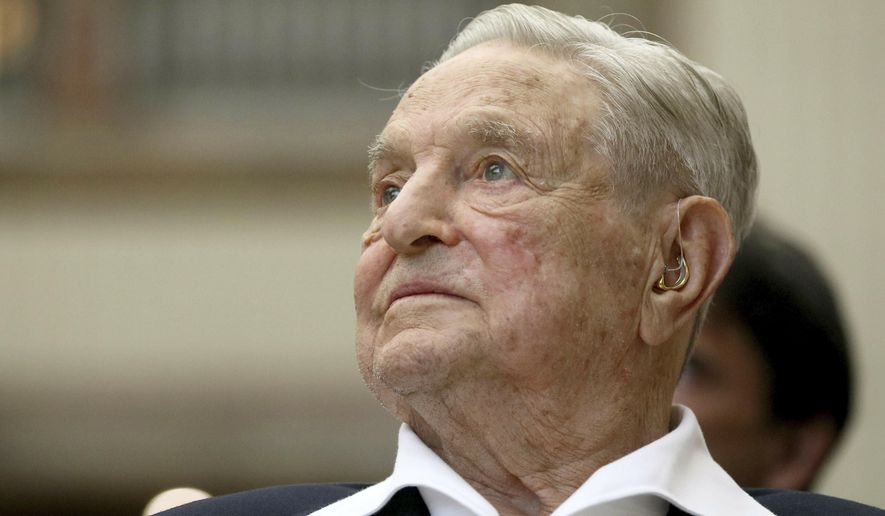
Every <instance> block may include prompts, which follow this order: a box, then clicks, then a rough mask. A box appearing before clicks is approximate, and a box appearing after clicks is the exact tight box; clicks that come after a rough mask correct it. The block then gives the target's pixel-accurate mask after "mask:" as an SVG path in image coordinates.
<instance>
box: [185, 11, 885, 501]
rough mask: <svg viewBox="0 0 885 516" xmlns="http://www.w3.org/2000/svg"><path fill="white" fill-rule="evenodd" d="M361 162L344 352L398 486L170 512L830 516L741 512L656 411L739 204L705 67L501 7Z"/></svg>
mask: <svg viewBox="0 0 885 516" xmlns="http://www.w3.org/2000/svg"><path fill="white" fill-rule="evenodd" d="M370 154H371V165H370V168H371V175H372V192H373V199H374V220H373V221H372V223H371V226H370V227H369V229H368V231H367V232H366V234H365V236H364V239H363V253H362V256H361V258H360V260H359V263H358V265H357V270H356V278H355V287H354V290H355V299H356V311H357V339H356V340H357V353H358V357H359V363H360V368H361V371H362V374H363V376H364V378H365V380H366V383H367V384H368V386H369V388H370V389H371V390H372V392H373V393H374V394H375V395H376V396H377V397H378V399H379V400H380V401H381V402H382V403H383V404H384V406H385V407H386V408H387V410H389V411H390V412H391V413H393V414H394V415H395V416H396V417H398V418H399V419H401V420H402V421H403V423H404V424H403V427H402V430H401V431H400V436H399V451H398V455H397V460H396V466H395V468H394V471H393V474H392V475H391V476H390V477H389V478H387V479H386V480H384V481H383V482H380V483H378V484H376V485H373V486H369V487H366V486H359V485H333V486H290V487H279V488H271V489H265V490H259V491H256V492H250V493H243V494H238V495H230V496H228V497H221V498H218V499H214V500H209V501H205V502H197V503H196V504H191V505H189V506H185V509H183V510H182V512H181V513H179V514H307V513H310V512H311V511H313V510H317V509H320V510H319V512H317V513H316V514H318V515H356V514H433V515H441V514H445V515H449V514H452V515H455V514H457V515H462V514H463V515H467V514H480V515H493V514H505V515H510V514H527V515H536V514H556V515H567V514H600V515H603V514H631V515H634V514H638V515H644V514H648V515H664V514H684V513H691V514H708V515H717V516H719V515H730V514H732V515H741V516H746V515H753V514H771V512H769V510H768V509H766V508H765V507H763V506H768V507H771V508H772V510H775V511H778V512H780V511H784V512H783V513H785V514H794V513H795V514H800V513H801V514H815V510H817V511H818V513H820V514H829V513H830V512H829V511H831V510H833V509H832V507H838V509H839V510H841V511H842V512H841V513H840V514H844V513H845V509H846V506H843V505H841V504H842V502H838V501H833V500H830V499H825V498H823V497H813V498H811V499H809V498H806V496H808V497H812V496H813V495H793V494H784V493H763V494H759V493H757V494H756V495H757V496H758V499H754V497H753V496H751V495H750V494H748V493H746V492H745V491H743V490H741V489H740V488H739V487H738V486H737V484H735V483H734V481H733V480H731V478H730V477H729V476H728V475H727V474H726V473H725V472H724V471H723V470H722V469H721V468H720V467H719V466H718V465H717V464H716V463H715V462H713V460H712V459H711V458H710V456H709V454H708V453H707V451H706V448H705V446H704V441H703V437H702V436H701V433H700V430H699V428H698V425H697V422H696V420H695V418H694V416H693V415H692V414H691V412H689V411H688V410H685V409H683V408H679V407H676V408H671V399H672V396H673V391H674V388H675V386H676V383H677V381H678V379H679V376H680V371H681V369H682V364H683V363H684V362H685V360H686V355H687V353H688V350H689V347H690V342H691V340H692V338H693V336H694V334H695V333H696V329H697V327H698V324H699V321H700V319H701V312H703V308H704V306H705V303H706V301H707V300H708V299H709V298H710V296H711V295H712V293H713V291H714V290H715V289H716V287H717V285H718V284H719V283H720V281H721V280H722V278H723V277H724V276H725V274H726V271H727V270H728V267H729V264H730V262H731V259H732V256H733V254H734V250H735V239H734V238H733V236H732V235H733V234H737V235H742V234H743V233H744V232H745V231H746V229H747V227H748V226H749V223H750V220H751V218H752V217H751V215H752V212H753V192H754V187H755V184H756V163H755V158H754V154H753V149H752V146H751V144H750V137H749V133H748V130H747V124H746V120H745V116H744V112H743V110H742V108H741V104H740V101H739V100H738V98H737V96H736V95H735V94H734V93H733V91H732V90H731V89H730V88H729V87H728V86H726V85H725V83H724V82H723V81H722V79H721V78H720V77H719V76H717V75H716V74H714V73H712V72H710V71H709V70H707V69H705V68H703V67H700V66H698V65H696V64H695V63H693V62H691V61H689V60H688V59H686V58H685V57H683V56H682V55H680V54H679V53H677V52H675V51H674V50H672V49H670V48H669V47H666V46H664V45H661V44H657V43H653V42H649V41H646V40H644V39H628V38H624V37H622V36H620V35H618V34H616V33H615V32H613V31H612V30H610V29H609V28H608V27H606V26H604V25H602V24H599V23H594V22H590V21H586V20H584V19H582V18H573V17H567V16H564V15H561V14H558V13H555V12H552V11H548V10H545V9H542V8H531V7H525V6H520V5H511V6H503V7H499V8H497V9H495V10H492V11H489V12H486V13H484V14H482V15H480V16H479V17H478V18H476V19H475V20H473V21H472V22H471V23H470V24H469V25H468V26H467V27H465V29H464V30H463V31H462V32H461V33H460V34H459V35H458V37H457V38H455V40H454V41H453V42H452V43H451V45H450V46H449V48H448V49H447V50H446V51H445V53H444V54H443V55H442V57H441V58H440V60H439V62H438V63H436V64H435V66H433V67H432V68H431V69H430V70H429V71H427V72H426V73H424V74H423V76H422V77H421V78H419V79H418V80H417V81H416V82H415V84H413V85H412V87H410V88H409V89H408V91H406V92H405V94H404V95H403V98H402V100H401V102H400V103H399V105H398V107H397V108H396V110H395V111H394V112H393V114H392V116H391V118H390V120H389V122H388V124H387V126H386V127H385V128H384V130H383V131H382V132H381V134H380V135H379V136H378V138H377V141H376V142H375V144H374V145H373V146H372V147H371V152H370ZM757 500H758V501H757ZM797 504H798V505H797ZM794 505H797V506H798V507H799V508H797V509H796V510H795V511H794V512H790V507H792V506H794ZM321 508H322V509H321ZM849 509H853V510H856V511H858V513H863V511H866V510H869V511H875V510H874V509H865V508H863V507H861V506H851V507H849ZM796 511H798V512H796ZM820 511H824V512H820ZM871 513H873V512H871Z"/></svg>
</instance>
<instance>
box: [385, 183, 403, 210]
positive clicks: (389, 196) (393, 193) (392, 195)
mask: <svg viewBox="0 0 885 516" xmlns="http://www.w3.org/2000/svg"><path fill="white" fill-rule="evenodd" d="M399 192H400V187H398V186H388V187H387V188H385V189H384V191H383V192H381V206H387V205H388V204H390V203H392V202H393V201H395V200H396V198H397V197H399Z"/></svg>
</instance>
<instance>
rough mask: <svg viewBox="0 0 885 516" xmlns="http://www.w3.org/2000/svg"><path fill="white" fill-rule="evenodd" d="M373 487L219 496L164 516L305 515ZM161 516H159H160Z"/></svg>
mask: <svg viewBox="0 0 885 516" xmlns="http://www.w3.org/2000/svg"><path fill="white" fill-rule="evenodd" d="M368 485H369V484H298V485H289V486H274V487H265V488H261V489H254V490H252V491H243V492H240V493H233V494H229V495H223V496H215V497H212V498H207V499H205V500H199V501H196V502H192V503H189V504H185V505H182V506H181V507H176V508H174V509H169V510H168V511H164V512H161V513H159V515H162V516H209V515H225V516H254V515H255V514H261V515H265V516H301V515H305V514H310V513H312V512H314V511H316V510H318V509H321V508H323V507H325V506H327V505H330V504H332V503H335V502H337V501H338V500H341V499H342V498H347V497H348V496H350V495H352V494H354V493H356V492H359V491H361V490H362V489H365V488H366V487H368ZM159 515H158V516H159Z"/></svg>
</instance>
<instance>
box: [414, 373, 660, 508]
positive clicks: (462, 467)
mask: <svg viewBox="0 0 885 516" xmlns="http://www.w3.org/2000/svg"><path fill="white" fill-rule="evenodd" d="M460 390H461V391H463V392H460V393H459V392H454V391H452V390H449V391H448V392H446V393H445V394H444V395H443V396H439V395H438V393H437V395H435V396H431V395H426V394H417V393H416V394H413V395H410V396H409V398H408V400H407V401H408V405H409V407H410V411H409V415H408V417H407V418H405V421H406V422H407V423H409V425H410V426H411V427H412V429H413V430H414V431H415V432H416V434H417V435H418V436H419V437H421V439H422V440H423V441H424V442H425V443H426V444H427V445H428V446H429V447H431V448H432V449H433V450H434V451H435V452H436V453H437V454H438V455H439V456H440V457H441V458H442V459H443V460H444V461H445V462H446V463H448V464H449V466H451V467H452V469H454V470H455V471H456V472H458V474H460V475H461V476H462V477H463V478H464V479H465V480H467V481H468V482H469V483H470V484H471V485H472V486H473V487H474V489H476V490H477V491H478V492H479V493H480V494H482V495H483V496H484V497H485V498H486V499H487V500H488V501H489V502H490V503H491V504H492V505H493V506H494V507H495V508H496V509H497V510H498V512H499V513H500V514H502V515H511V514H514V515H516V514H526V515H528V514H531V515H536V514H549V513H551V512H553V510H555V509H556V508H557V507H558V506H559V505H561V504H562V503H563V502H564V501H565V499H566V498H568V497H569V496H570V495H571V494H572V493H573V492H574V491H575V490H577V489H578V487H580V486H581V484H583V483H584V482H585V481H586V480H587V479H588V478H589V477H590V476H591V475H592V474H593V473H594V472H595V471H596V470H598V469H599V468H600V467H602V466H604V465H606V464H608V463H610V462H612V461H614V460H617V459H618V458H620V457H623V456H624V455H626V454H628V453H630V452H632V451H633V450H636V449H638V448H641V447H642V446H645V445H646V444H648V443H650V442H652V441H654V440H655V439H657V438H659V437H661V436H662V435H664V434H665V433H666V432H667V431H668V427H669V407H670V401H669V400H670V398H668V397H661V396H658V397H656V399H647V397H641V396H638V395H636V394H637V393H634V392H630V390H629V386H625V385H619V386H616V388H614V389H609V392H606V393H600V392H598V391H597V392H595V393H594V396H591V397H589V398H588V397H585V396H569V395H565V396H557V395H556V394H562V393H551V392H549V391H543V392H537V391H531V392H523V391H514V390H511V391H510V392H507V391H506V390H504V389H502V388H501V386H500V385H498V386H495V387H494V388H485V389H483V388H479V386H476V385H471V386H470V388H469V389H468V388H463V389H460ZM662 390H663V391H665V392H666V390H667V389H666V387H664V386H662ZM643 392H649V386H648V385H645V386H644V389H643ZM483 394H485V395H483ZM657 398H665V399H657ZM551 399H552V400H560V401H558V402H551V401H550V400H551ZM587 400H593V401H595V403H593V402H587ZM600 400H602V402H600Z"/></svg>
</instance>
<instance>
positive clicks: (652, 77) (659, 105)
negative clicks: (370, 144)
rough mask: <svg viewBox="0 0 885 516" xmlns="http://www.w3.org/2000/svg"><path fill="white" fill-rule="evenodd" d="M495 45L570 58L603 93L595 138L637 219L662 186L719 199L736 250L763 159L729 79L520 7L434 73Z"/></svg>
mask: <svg viewBox="0 0 885 516" xmlns="http://www.w3.org/2000/svg"><path fill="white" fill-rule="evenodd" d="M495 40H499V41H500V40H503V41H507V42H509V43H511V44H513V45H516V46H519V47H524V48H532V49H537V50H539V51H542V52H545V53H547V54H550V55H552V56H554V57H557V58H562V59H565V60H567V61H569V62H571V63H573V64H575V65H576V66H577V69H578V70H579V72H582V73H584V74H585V75H586V77H587V78H589V79H590V80H591V81H593V82H594V83H595V84H596V85H597V87H598V88H599V94H600V96H601V99H600V100H601V104H602V105H601V112H602V116H601V117H600V118H599V120H597V121H596V122H595V124H594V126H593V129H592V133H593V134H590V135H588V139H589V141H590V142H591V144H592V145H594V146H595V147H596V151H597V152H598V153H599V155H600V156H602V157H603V159H605V160H606V161H607V165H608V169H609V171H610V174H611V177H610V178H611V181H612V186H613V188H614V192H615V194H616V195H619V196H620V197H621V198H622V199H623V200H624V202H625V205H624V207H625V208H627V209H629V210H631V211H635V210H636V209H638V208H639V207H640V206H643V205H644V203H645V202H647V201H648V200H649V199H651V198H652V196H654V195H655V194H657V193H660V191H661V190H662V188H675V189H676V190H677V192H678V193H679V194H680V195H691V194H701V195H706V196H709V197H712V198H714V199H716V200H718V201H719V202H720V203H721V204H722V205H723V207H724V208H725V211H726V212H727V213H728V214H729V216H730V217H731V223H732V229H733V231H734V234H735V237H736V239H737V240H738V242H740V240H741V239H742V238H743V237H744V236H745V235H746V233H747V232H748V231H749V227H750V225H751V223H752V220H753V214H754V207H755V192H756V184H757V181H758V178H757V171H756V155H755V152H754V151H753V145H752V143H751V141H750V130H749V127H748V126H747V117H746V113H745V112H744V108H743V105H742V104H741V101H740V99H739V98H738V95H737V94H736V93H735V91H734V90H733V89H732V88H731V87H730V86H729V85H728V84H726V83H725V81H724V80H723V79H722V77H720V76H719V75H718V74H716V73H715V72H713V71H711V70H709V69H707V68H705V67H703V66H701V65H699V64H697V63H695V62H693V61H691V60H690V59H688V58H687V57H685V56H684V55H682V54H680V53H679V52H678V51H676V50H675V49H673V48H672V47H670V46H668V45H665V44H662V43H658V42H655V41H650V40H648V39H645V38H643V37H626V36H622V35H620V34H618V33H617V32H615V31H614V30H612V29H611V28H609V27H608V26H607V25H605V24H603V23H600V22H593V21H589V20H586V19H584V18H582V17H580V16H567V15H564V14H561V13H558V12H555V11H551V10H549V9H545V8H543V7H537V6H525V5H519V4H511V5H503V6H500V7H497V8H495V9H492V10H489V11H485V12H483V13H482V14H480V15H479V16H478V17H477V18H475V19H474V20H472V21H471V22H470V23H469V24H468V25H467V26H465V27H464V29H463V30H461V32H460V33H459V34H458V35H457V36H456V37H455V39H453V40H452V42H451V43H450V44H449V46H448V48H447V49H446V50H445V52H443V54H442V56H441V57H440V58H439V60H437V61H436V63H433V64H432V65H431V66H430V68H432V67H433V66H436V65H437V64H439V63H441V62H443V61H446V60H448V59H451V58H452V57H454V56H455V55H457V54H459V53H461V52H463V51H465V50H467V49H469V48H471V47H474V46H476V45H479V44H481V43H485V42H489V41H495Z"/></svg>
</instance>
